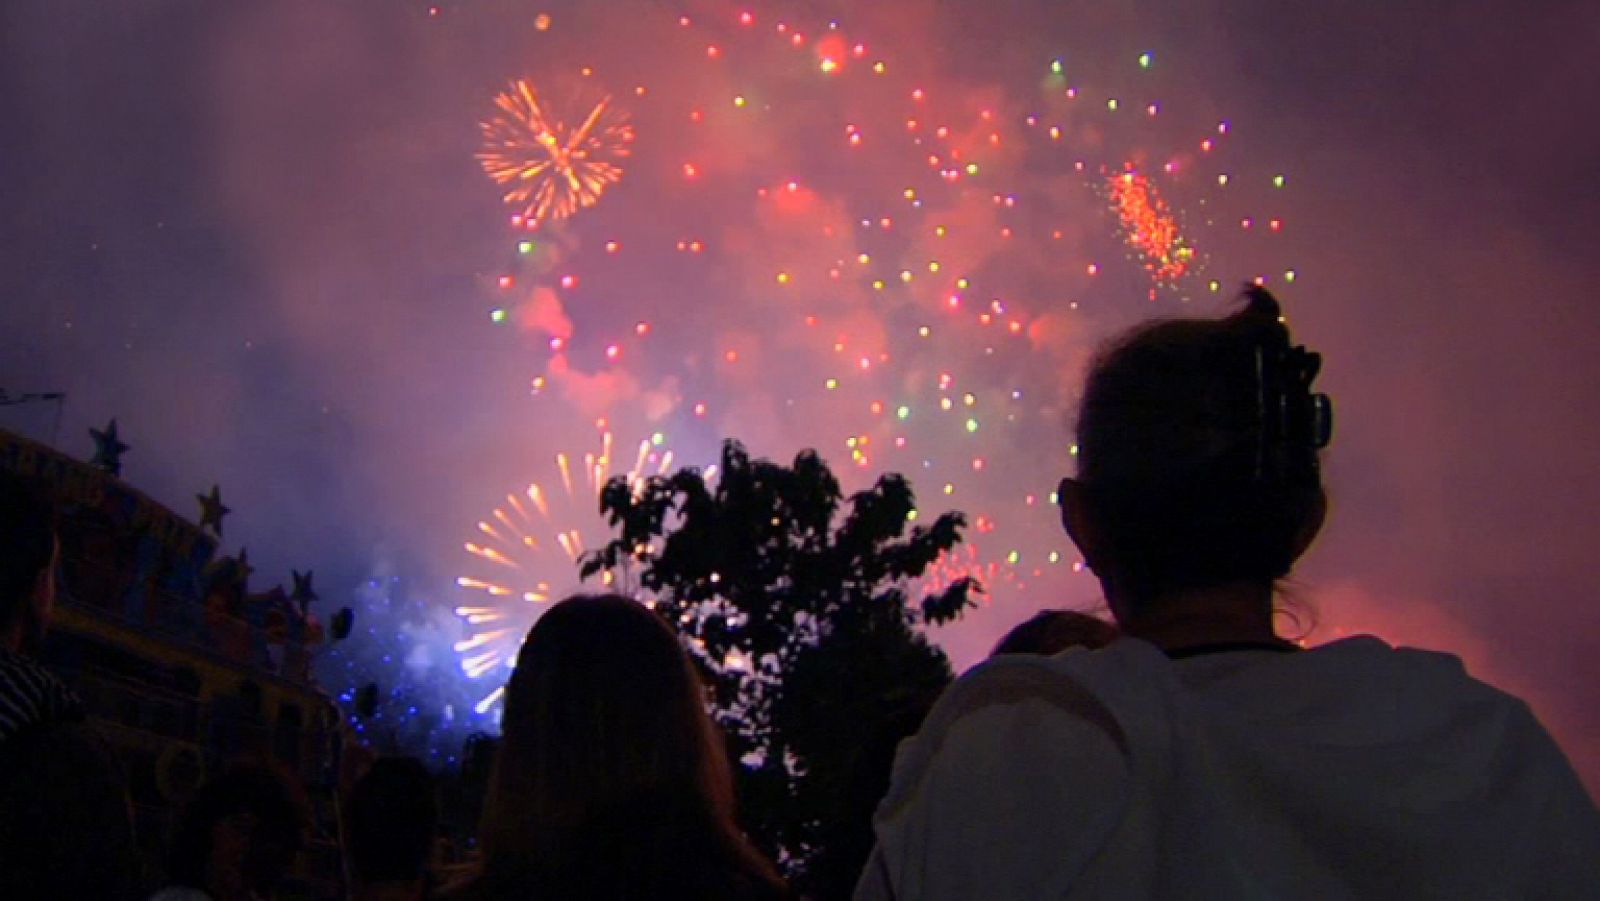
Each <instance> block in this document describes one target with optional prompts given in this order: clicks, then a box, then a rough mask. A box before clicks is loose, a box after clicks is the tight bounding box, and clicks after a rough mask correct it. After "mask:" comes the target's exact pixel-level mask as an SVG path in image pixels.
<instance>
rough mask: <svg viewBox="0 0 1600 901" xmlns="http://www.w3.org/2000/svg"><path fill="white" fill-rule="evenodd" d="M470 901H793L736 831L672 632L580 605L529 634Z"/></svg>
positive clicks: (609, 603)
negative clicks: (556, 900)
mask: <svg viewBox="0 0 1600 901" xmlns="http://www.w3.org/2000/svg"><path fill="white" fill-rule="evenodd" d="M501 728H502V731H503V738H502V740H501V744H500V748H499V752H498V757H497V760H496V762H495V767H494V773H493V775H492V777H491V778H490V783H489V795H488V800H487V807H486V810H485V811H484V816H483V821H482V824H481V826H480V829H479V835H480V843H481V847H482V851H483V859H482V862H481V871H480V872H479V873H478V874H477V875H476V877H475V878H473V879H472V880H471V881H470V882H469V883H468V884H467V885H465V886H462V887H459V888H457V889H456V890H455V891H454V892H452V893H451V894H453V895H456V896H459V897H469V898H510V897H516V898H560V899H597V898H604V899H613V898H615V899H621V898H657V899H675V898H683V899H689V898H695V899H700V898H726V899H768V898H785V897H788V890H787V889H786V887H785V886H784V885H783V883H782V882H781V880H780V879H779V878H778V876H777V874H776V873H775V872H774V870H773V868H772V866H771V865H770V864H769V863H768V862H766V861H765V860H763V859H762V858H761V857H760V855H759V854H757V852H756V851H755V849H754V848H753V847H751V845H750V844H749V842H748V841H747V840H746V839H745V838H744V836H743V835H742V834H741V833H740V832H739V829H738V827H737V825H736V824H735V822H734V798H733V780H732V777H731V774H730V771H729V769H728V761H727V756H726V752H725V751H724V748H723V741H722V738H721V736H720V735H719V734H718V732H717V729H716V727H715V726H714V725H713V724H712V722H711V719H710V717H709V716H708V715H707V714H706V709H705V694H704V689H703V688H702V685H701V682H700V680H699V678H698V677H697V676H696V674H695V671H694V669H693V667H692V665H691V664H690V661H689V658H688V656H687V655H686V654H685V653H684V651H683V649H682V648H681V647H680V646H679V644H678V639H677V637H676V636H675V635H674V634H673V632H672V630H671V629H669V628H668V627H667V625H666V624H665V623H664V622H662V621H661V619H660V618H659V617H658V616H657V615H656V614H655V613H653V612H652V611H650V610H648V609H646V608H645V607H643V606H642V605H640V604H639V603H637V602H635V601H632V600H629V599H627V598H622V597H616V596H600V597H575V598H570V599H568V600H565V601H562V602H561V603H559V604H557V605H555V606H554V607H552V608H550V610H549V612H547V613H545V614H544V616H542V617H541V618H540V619H539V621H538V623H536V624H535V625H534V627H533V630H532V631H531V632H529V633H528V638H527V641H526V642H525V643H524V644H523V646H522V652H521V654H520V655H519V656H518V657H517V666H516V669H515V670H514V671H513V673H512V676H511V681H510V684H509V685H508V686H507V689H506V699H505V715H504V717H503V719H502V723H501Z"/></svg>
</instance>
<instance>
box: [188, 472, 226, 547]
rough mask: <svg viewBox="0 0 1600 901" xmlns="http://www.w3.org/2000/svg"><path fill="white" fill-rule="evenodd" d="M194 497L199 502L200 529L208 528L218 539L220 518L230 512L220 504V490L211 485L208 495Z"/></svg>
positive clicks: (220, 535)
mask: <svg viewBox="0 0 1600 901" xmlns="http://www.w3.org/2000/svg"><path fill="white" fill-rule="evenodd" d="M194 497H195V500H197V501H199V502H200V528H202V529H205V528H209V529H211V531H212V532H213V533H215V534H216V536H217V537H218V538H221V537H222V518H223V517H224V516H227V515H228V513H229V512H231V511H230V510H229V508H228V507H227V506H226V505H224V504H223V503H222V489H221V488H219V487H217V486H216V485H215V484H213V485H212V486H211V493H210V494H197V495H195V496H194Z"/></svg>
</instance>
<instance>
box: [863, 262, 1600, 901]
mask: <svg viewBox="0 0 1600 901" xmlns="http://www.w3.org/2000/svg"><path fill="white" fill-rule="evenodd" d="M1320 362H1321V360H1320V357H1319V356H1318V355H1317V354H1314V353H1311V352H1308V351H1307V350H1306V349H1305V348H1303V347H1299V346H1295V345H1293V343H1292V342H1291V340H1290V337H1289V331H1288V328H1287V327H1286V326H1285V325H1284V323H1283V319H1282V317H1281V315H1280V310H1279V307H1278V303H1277V301H1276V300H1275V299H1274V298H1273V297H1272V295H1271V294H1269V293H1268V292H1267V291H1266V290H1264V289H1261V288H1254V287H1252V288H1249V289H1247V290H1246V292H1245V298H1244V305H1243V307H1242V308H1241V309H1239V310H1238V311H1237V312H1235V313H1234V314H1233V315H1230V316H1227V317H1225V318H1223V319H1219V320H1204V319H1177V320H1170V321H1161V322H1155V323H1150V324H1146V325H1143V326H1141V327H1138V328H1136V329H1134V330H1133V331H1132V332H1131V333H1129V334H1128V335H1126V336H1125V337H1123V338H1121V339H1120V340H1118V341H1116V342H1114V343H1113V344H1111V345H1110V347H1109V348H1107V349H1106V350H1105V351H1103V352H1102V353H1101V354H1100V356H1099V357H1098V358H1097V359H1096V361H1095V362H1094V364H1093V366H1092V368H1091V371H1090V373H1089V376H1088V381H1087V384H1086V386H1085V390H1084V396H1083V401H1082V406H1081V410H1080V415H1079V418H1078V426H1077V428H1078V459H1077V464H1078V472H1077V476H1076V478H1066V479H1063V480H1062V482H1061V485H1060V490H1059V493H1058V498H1059V501H1060V504H1061V518H1062V523H1063V525H1064V526H1065V528H1066V531H1067V533H1068V534H1069V535H1070V536H1071V537H1072V539H1073V541H1074V542H1075V543H1076V544H1077V545H1078V548H1079V549H1080V550H1081V552H1082V554H1083V557H1084V560H1085V562H1086V563H1087V564H1088V565H1089V567H1090V568H1091V569H1092V570H1093V571H1094V573H1095V575H1096V576H1097V577H1098V578H1099V581H1100V584H1101V588H1102V590H1103V591H1104V593H1105V600H1106V602H1107V605H1108V606H1109V607H1110V610H1111V612H1112V615H1113V616H1114V617H1115V619H1116V621H1117V627H1118V629H1119V630H1120V634H1121V636H1122V637H1120V638H1119V639H1117V640H1116V641H1114V642H1112V643H1111V644H1110V645H1108V646H1107V647H1105V648H1103V649H1099V650H1087V649H1071V650H1067V651H1065V652H1063V653H1061V654H1058V655H1056V656H1053V657H1046V656H1036V655H1006V654H1002V655H999V656H996V657H994V658H992V659H990V660H989V661H987V662H985V663H983V664H981V665H979V666H977V667H975V668H974V669H973V670H971V671H969V672H968V673H967V674H966V675H964V676H963V677H962V678H961V679H959V680H958V681H957V682H956V683H955V684H954V685H953V686H952V687H951V688H950V690H948V691H947V692H946V693H945V695H944V697H942V698H941V699H940V701H939V703H938V704H937V705H936V706H935V708H934V710H933V711H932V713H930V714H929V716H928V719H927V720H926V722H925V723H924V725H923V728H922V730H921V731H920V732H919V733H918V734H917V736H915V737H914V738H912V739H909V740H908V741H907V742H906V743H905V744H904V745H902V747H901V750H900V754H899V756H898V758H897V760H896V764H895V773H894V778H893V781H892V784H891V787H890V790H889V793H888V795H887V797H885V799H884V800H883V802H882V804H881V805H880V807H879V809H878V814H877V817H876V820H875V828H876V832H877V839H878V844H877V847H876V849H875V850H874V852H873V857H872V859H871V861H869V863H868V867H867V870H866V872H865V873H864V874H863V876H862V879H861V882H860V884H859V886H858V888H857V891H856V897H857V898H858V899H879V898H917V899H944V898H950V899H955V898H976V897H984V898H1046V897H1069V896H1070V897H1117V898H1156V897H1180V896H1181V897H1200V898H1287V897H1317V898H1352V897H1363V898H1365V897H1406V898H1413V897H1441V898H1443V897H1449V898H1522V897H1597V896H1600V814H1597V812H1596V809H1595V806H1594V803H1593V801H1592V800H1591V799H1590V798H1589V796H1588V795H1587V793H1586V792H1585V791H1584V789H1583V786H1582V784H1581V783H1580V782H1579V781H1578V779H1577V776H1576V775H1575V774H1574V772H1573V770H1572V767H1571V765H1570V764H1569V763H1568V761H1567V759H1566V757H1565V756H1564V755H1563V754H1562V752H1561V750H1560V749H1559V748H1558V747H1557V746H1556V744H1555V742H1554V741H1552V739H1551V738H1550V736H1549V734H1548V733H1547V732H1546V731H1545V729H1544V728H1543V726H1541V725H1540V723H1539V721H1538V720H1537V719H1536V718H1535V717H1534V715H1533V714H1532V712H1531V711H1530V710H1529V709H1528V707H1527V705H1526V704H1524V703H1523V702H1522V701H1520V700H1518V699H1517V698H1514V697H1512V696H1510V695H1508V694H1505V693H1504V692H1501V691H1499V690H1497V689H1494V688H1492V687H1490V686H1488V685H1486V684H1484V683H1482V682H1479V681H1477V680H1476V679H1473V678H1472V677H1471V676H1469V675H1468V674H1467V673H1466V672H1465V670H1464V669H1463V667H1462V665H1461V662H1460V661H1459V660H1458V659H1457V658H1455V657H1453V656H1450V655H1447V654H1441V653H1435V652H1431V651H1423V650H1415V649H1409V648H1394V647H1391V646H1389V645H1387V644H1385V643H1384V642H1382V641H1380V640H1378V639H1377V638H1373V637H1370V636H1359V637H1354V638H1348V639H1345V640H1342V641H1337V642H1333V643H1331V644H1326V645H1322V646H1320V647H1317V648H1313V649H1305V648H1302V647H1301V646H1300V645H1299V644H1297V643H1295V642H1293V641H1289V640H1287V639H1285V638H1284V637H1283V636H1281V635H1279V634H1278V631H1277V629H1276V628H1275V621H1274V606H1273V598H1274V589H1275V586H1276V584H1277V582H1278V581H1279V580H1281V579H1283V578H1285V577H1287V576H1288V575H1289V574H1290V571H1291V569H1292V568H1293V566H1294V564H1295V561H1296V560H1298V559H1299V557H1300V555H1301V554H1302V553H1304V552H1305V550H1306V549H1307V548H1308V547H1309V546H1310V544H1311V542H1312V540H1313V539H1314V538H1315V537H1316V535H1317V532H1318V531H1319V529H1320V528H1321V526H1322V523H1323V519H1324V517H1325V516H1326V515H1327V512H1328V504H1327V496H1326V494H1325V493H1324V490H1323V484H1322V476H1321V471H1320V467H1319V454H1320V451H1321V449H1322V448H1323V446H1325V445H1326V444H1327V443H1328V439H1329V437H1330V436H1331V432H1332V405H1331V403H1330V402H1329V401H1328V399H1327V398H1326V397H1325V396H1323V395H1320V394H1317V393H1315V392H1314V391H1313V390H1312V382H1313V380H1314V379H1315V378H1316V376H1317V373H1318V370H1319V368H1320Z"/></svg>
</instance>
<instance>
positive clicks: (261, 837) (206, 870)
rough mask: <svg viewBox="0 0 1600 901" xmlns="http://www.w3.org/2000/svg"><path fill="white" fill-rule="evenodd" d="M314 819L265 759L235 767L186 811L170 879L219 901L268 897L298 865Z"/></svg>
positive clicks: (297, 790) (175, 839) (301, 798)
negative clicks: (222, 900) (258, 762)
mask: <svg viewBox="0 0 1600 901" xmlns="http://www.w3.org/2000/svg"><path fill="white" fill-rule="evenodd" d="M309 822H310V811H309V805H308V803H307V801H306V799H305V796H304V794H303V793H302V792H301V791H300V788H299V786H297V785H295V784H294V783H293V782H292V781H291V780H290V779H289V777H287V776H286V775H284V774H283V773H282V772H280V771H279V770H277V769H276V768H274V767H271V766H268V765H265V764H256V763H241V764H236V765H234V766H232V767H230V768H228V769H227V770H226V771H225V772H224V773H223V774H222V775H221V776H218V777H217V778H216V779H213V780H211V781H210V782H207V783H206V784H205V785H202V786H201V787H200V790H199V791H197V792H196V793H195V796H194V798H193V799H192V800H191V801H190V802H189V804H188V806H187V807H186V808H185V809H184V813H183V818H182V819H181V820H179V822H178V828H177V832H176V834H175V835H174V836H173V840H172V847H171V852H170V857H171V863H170V867H169V877H170V880H171V881H172V882H173V883H175V884H178V885H186V886H191V887H194V888H199V889H204V890H205V891H206V892H207V893H208V894H210V895H211V896H212V897H213V898H217V899H219V901H220V899H226V898H243V897H253V896H255V895H266V894H268V893H270V892H271V890H272V887H273V886H274V885H276V884H277V883H278V882H279V881H280V880H281V879H282V878H283V877H284V876H285V875H287V874H288V872H289V870H290V869H291V868H292V867H293V866H294V860H295V856H296V855H298V854H299V852H300V845H301V842H302V840H303V839H304V833H305V830H306V827H307V825H308V824H309Z"/></svg>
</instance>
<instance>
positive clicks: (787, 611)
mask: <svg viewBox="0 0 1600 901" xmlns="http://www.w3.org/2000/svg"><path fill="white" fill-rule="evenodd" d="M600 506H601V510H602V512H603V513H604V514H606V516H607V517H608V519H609V521H610V523H611V524H612V526H613V528H614V529H616V537H615V538H614V539H613V540H612V541H610V542H609V543H607V544H606V545H605V546H604V547H602V548H600V549H599V550H596V551H594V552H592V553H591V554H588V555H586V556H585V558H584V560H583V562H582V567H583V569H582V572H583V575H584V576H585V577H587V576H589V575H593V574H594V573H596V572H599V571H601V570H614V571H619V572H621V573H623V575H624V577H625V578H631V577H633V576H634V575H635V574H636V577H637V583H636V584H637V587H638V588H639V589H642V592H643V593H644V595H645V596H646V597H648V598H649V599H651V602H652V603H653V604H654V606H655V609H656V610H657V611H658V612H659V613H661V614H662V615H663V616H664V617H665V618H666V619H667V620H668V621H669V622H670V623H673V624H675V625H676V627H677V628H678V630H679V632H680V634H681V635H682V637H683V639H684V643H685V646H686V647H687V648H688V649H689V651H690V653H691V655H692V656H693V657H694V659H695V661H696V663H697V664H698V665H699V667H700V668H701V670H702V673H703V674H704V675H705V677H706V680H707V683H708V685H709V686H710V687H711V690H712V695H713V700H712V705H713V711H714V714H715V716H716V718H717V720H718V721H719V722H720V723H721V725H722V726H723V729H724V731H725V733H726V735H727V738H728V743H729V751H730V756H731V757H732V758H733V759H734V760H735V761H738V762H740V763H742V764H743V765H742V766H739V767H736V772H737V773H738V778H739V785H738V788H739V796H740V803H741V815H742V817H743V820H744V825H745V828H746V829H748V830H749V831H750V833H751V835H752V837H753V838H754V839H755V840H756V841H757V842H758V843H759V844H760V845H762V846H763V847H764V849H765V850H767V851H768V852H769V853H772V854H773V855H774V856H775V857H776V858H777V859H778V861H779V862H780V864H781V865H783V866H784V868H785V870H786V871H787V872H788V873H789V874H790V876H791V878H793V879H794V880H795V881H796V885H797V887H798V888H800V889H801V890H802V891H803V892H805V893H807V894H810V895H813V896H816V897H833V896H838V895H848V893H849V890H850V884H851V883H852V882H853V881H854V879H855V876H856V874H857V873H858V872H859V870H860V867H861V864H862V863H863V862H864V861H865V859H866V855H867V852H868V851H869V850H870V848H871V844H872V834H871V825H870V816H871V812H872V809H873V807H874V806H875V805H876V803H877V800H878V798H879V797H880V796H881V795H882V793H883V790H884V788H885V787H886V785H887V780H888V775H889V766H890V763H891V761H892V758H893V750H894V746H895V744H896V743H897V742H898V741H899V739H900V738H902V737H904V736H905V735H907V734H909V733H910V732H912V731H915V729H916V728H917V726H918V725H919V724H920V721H921V718H922V715H923V714H924V713H925V712H926V710H927V708H928V707H929V706H930V705H931V704H932V701H933V699H934V698H936V697H937V695H938V693H939V692H940V691H942V690H943V688H944V687H945V685H946V684H948V683H949V681H950V679H951V675H952V674H951V669H950V663H949V661H948V659H947V658H946V657H945V655H944V653H943V652H942V651H940V650H939V649H938V648H937V647H935V646H933V645H932V644H930V643H929V642H928V641H927V640H926V638H925V637H924V636H923V635H922V633H921V631H920V627H921V626H923V625H938V624H942V623H946V622H949V621H952V620H954V619H956V618H958V617H960V616H961V614H962V612H963V611H964V610H965V609H966V608H967V607H969V606H971V603H972V602H971V600H970V596H971V594H972V593H974V592H975V591H979V590H981V586H978V585H977V584H976V583H975V582H973V581H972V580H970V579H959V580H956V581H954V582H952V583H950V584H948V585H943V586H934V587H935V588H936V590H933V591H929V592H927V593H926V594H925V595H924V596H923V597H921V598H920V600H918V601H916V602H915V603H914V602H913V601H912V597H911V595H912V593H913V592H914V591H916V590H917V588H918V586H919V583H920V578H921V577H922V576H923V574H924V573H925V572H927V571H928V568H929V567H930V566H931V565H932V564H933V563H934V562H935V561H936V560H937V559H938V558H939V556H940V555H941V554H944V553H946V552H948V551H950V550H951V549H952V548H953V547H954V546H955V545H956V544H957V543H958V542H960V540H961V530H962V528H963V527H964V525H965V518H964V517H963V515H962V514H961V513H959V512H948V513H944V514H942V515H940V516H939V517H938V518H937V519H935V520H934V521H933V522H932V523H931V524H928V525H913V524H912V523H913V520H915V519H917V518H919V517H918V513H917V510H916V499H915V496H914V495H913V493H912V489H911V484H910V483H909V482H908V481H907V480H906V479H905V478H904V477H903V476H900V475H897V474H888V475H884V476H883V477H881V478H880V479H878V481H877V483H876V484H875V485H874V486H873V487H872V488H871V489H869V490H865V491H861V492H858V493H856V494H854V495H851V496H850V497H849V498H848V499H845V498H844V496H843V494H842V492H841V489H840V486H839V482H838V479H837V478H835V476H834V474H833V473H832V471H830V470H829V468H828V466H827V464H826V463H824V462H823V460H822V459H821V458H820V457H818V456H817V454H816V453H815V452H814V451H804V452H802V453H800V454H799V455H798V456H796V457H795V459H794V463H793V464H792V465H791V466H782V465H779V464H776V463H773V462H771V461H768V460H763V459H751V457H750V455H749V454H748V452H746V450H745V449H744V448H743V447H742V446H741V445H740V444H739V443H738V442H736V441H729V442H727V443H726V444H725V445H724V447H723V451H722V459H721V465H720V467H719V473H718V476H717V478H716V479H715V480H712V481H708V480H707V479H706V478H705V477H704V476H703V475H702V474H701V473H700V472H699V471H697V470H694V469H685V470H682V471H679V472H677V473H674V474H671V475H664V476H657V477H653V478H650V479H648V480H645V481H643V482H635V483H632V484H630V483H629V482H627V481H626V480H624V479H620V478H618V479H613V480H612V481H611V482H609V483H608V484H607V485H606V486H605V488H604V489H603V490H602V492H601V502H600Z"/></svg>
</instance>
